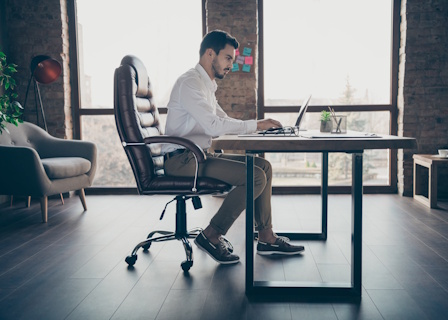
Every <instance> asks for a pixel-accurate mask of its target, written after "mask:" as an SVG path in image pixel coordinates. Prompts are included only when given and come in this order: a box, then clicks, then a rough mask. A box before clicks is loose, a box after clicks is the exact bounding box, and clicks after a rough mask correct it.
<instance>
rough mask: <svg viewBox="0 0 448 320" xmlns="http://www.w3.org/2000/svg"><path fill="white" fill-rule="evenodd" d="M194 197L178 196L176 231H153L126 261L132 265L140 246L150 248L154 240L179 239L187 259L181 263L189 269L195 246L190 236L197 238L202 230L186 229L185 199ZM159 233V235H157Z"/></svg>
mask: <svg viewBox="0 0 448 320" xmlns="http://www.w3.org/2000/svg"><path fill="white" fill-rule="evenodd" d="M190 198H192V197H191V196H176V197H175V200H176V231H174V232H173V231H164V230H157V231H152V232H151V233H149V234H148V236H147V237H146V240H144V241H142V242H140V243H139V244H137V245H136V246H135V247H134V250H132V253H131V255H129V256H127V257H126V259H125V261H126V263H127V264H128V265H129V266H130V267H132V266H133V265H134V264H135V262H136V261H137V251H138V250H139V249H140V248H143V250H148V249H149V248H150V247H151V244H152V243H153V242H162V241H169V240H179V241H182V244H183V246H184V249H185V255H186V260H184V261H183V262H182V263H181V267H182V270H184V271H188V270H190V268H191V267H192V266H193V248H192V246H191V243H190V241H188V238H195V237H197V236H198V234H199V233H201V232H202V229H201V228H194V229H191V230H188V231H187V229H186V225H187V212H186V205H185V201H186V200H187V199H190ZM156 235H157V236H156Z"/></svg>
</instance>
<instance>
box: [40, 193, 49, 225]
mask: <svg viewBox="0 0 448 320" xmlns="http://www.w3.org/2000/svg"><path fill="white" fill-rule="evenodd" d="M40 210H41V211H42V222H44V223H47V222H48V197H42V198H40Z"/></svg>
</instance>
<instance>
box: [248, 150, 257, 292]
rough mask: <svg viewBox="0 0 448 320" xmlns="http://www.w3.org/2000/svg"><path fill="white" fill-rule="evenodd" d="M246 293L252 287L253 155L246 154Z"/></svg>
mask: <svg viewBox="0 0 448 320" xmlns="http://www.w3.org/2000/svg"><path fill="white" fill-rule="evenodd" d="M246 170H247V171H246V172H247V173H246V293H249V292H250V291H252V289H253V287H254V240H253V239H254V209H255V208H254V207H255V204H254V155H253V154H250V153H246Z"/></svg>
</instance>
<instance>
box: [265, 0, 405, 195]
mask: <svg viewBox="0 0 448 320" xmlns="http://www.w3.org/2000/svg"><path fill="white" fill-rule="evenodd" d="M397 6H398V8H397ZM259 11H260V14H259V16H260V24H259V25H260V62H259V68H260V70H259V71H260V72H259V75H260V76H259V89H258V90H259V106H258V110H259V117H260V118H262V117H272V118H277V119H280V120H281V121H282V123H283V124H284V125H292V124H294V123H295V118H296V117H297V116H296V115H297V112H298V110H299V106H300V104H301V102H302V100H303V99H304V98H305V97H306V96H308V95H309V94H312V95H313V97H312V99H311V101H310V107H309V108H308V112H307V114H306V117H305V123H304V128H306V129H308V130H310V129H318V126H319V112H320V111H322V110H327V108H328V106H331V107H332V108H334V109H335V110H336V112H337V113H338V114H341V115H346V116H347V119H348V125H347V128H348V129H349V130H357V131H367V132H376V133H382V134H394V133H396V125H395V124H394V123H396V111H395V110H396V99H397V86H398V83H397V77H398V74H397V73H398V67H397V61H398V58H397V57H398V50H397V48H398V41H399V39H398V36H397V35H398V27H399V3H398V1H394V0H380V1H377V0H337V1H335V0H260V1H259ZM279 79H281V80H279ZM265 156H266V158H267V159H269V160H270V161H271V162H272V163H273V166H274V168H275V170H274V186H275V187H283V186H313V185H316V186H317V185H320V179H321V177H320V166H321V157H320V155H319V154H302V155H292V154H282V155H274V154H266V155H265ZM391 157H394V155H393V154H392V153H391V152H390V151H389V150H380V151H375V152H365V156H364V184H365V185H373V186H383V187H387V188H389V189H390V188H392V189H393V188H396V182H395V181H393V180H394V179H391V175H393V174H394V172H396V164H394V163H393V161H391ZM291 162H293V163H295V164H296V165H293V166H291ZM293 168H294V170H293ZM390 168H392V170H390ZM350 170H351V158H350V157H349V156H348V155H342V154H331V153H330V155H329V184H330V186H342V185H348V181H349V180H347V179H350V178H351V171H350ZM276 172H277V173H276ZM395 174H396V173H395Z"/></svg>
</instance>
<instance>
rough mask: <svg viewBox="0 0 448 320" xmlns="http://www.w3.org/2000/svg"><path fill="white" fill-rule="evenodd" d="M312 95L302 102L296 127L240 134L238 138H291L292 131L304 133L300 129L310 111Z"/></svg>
mask: <svg viewBox="0 0 448 320" xmlns="http://www.w3.org/2000/svg"><path fill="white" fill-rule="evenodd" d="M311 96H312V95H311V94H310V95H309V96H308V97H307V98H306V99H305V100H303V102H302V105H301V106H300V109H299V114H298V116H297V120H296V123H295V125H294V126H285V127H281V128H271V129H267V130H261V131H257V132H255V133H249V134H240V135H238V136H240V137H257V136H261V137H263V136H267V135H268V136H279V137H283V136H289V135H291V132H288V131H291V130H292V129H293V130H297V132H298V131H299V130H300V131H304V129H300V124H301V123H302V120H303V118H304V116H305V113H306V110H307V109H308V104H309V102H310V100H311Z"/></svg>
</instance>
